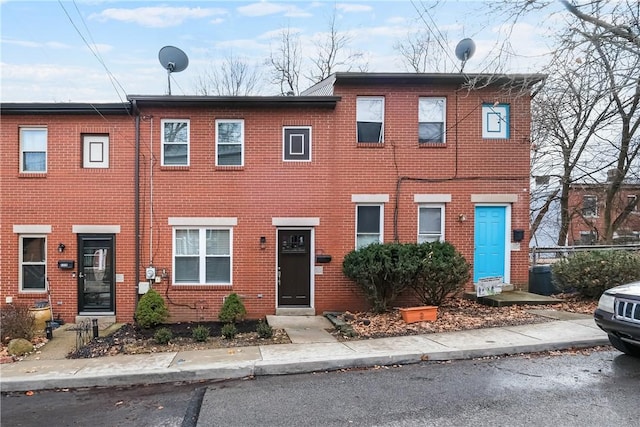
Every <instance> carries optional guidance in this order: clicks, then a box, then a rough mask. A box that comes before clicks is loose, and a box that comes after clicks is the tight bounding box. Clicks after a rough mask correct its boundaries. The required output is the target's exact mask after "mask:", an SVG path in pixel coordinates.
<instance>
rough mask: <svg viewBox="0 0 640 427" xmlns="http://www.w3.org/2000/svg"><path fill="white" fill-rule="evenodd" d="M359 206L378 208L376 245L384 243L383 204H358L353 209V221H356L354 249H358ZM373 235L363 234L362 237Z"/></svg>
mask: <svg viewBox="0 0 640 427" xmlns="http://www.w3.org/2000/svg"><path fill="white" fill-rule="evenodd" d="M360 206H377V207H379V208H380V226H379V228H380V231H379V233H378V243H383V242H384V204H383V203H358V204H357V205H356V207H355V220H356V229H355V232H356V235H355V248H356V249H359V248H358V235H359V234H360V233H358V208H359V207H360ZM365 234H366V235H373V234H372V233H363V234H362V235H365Z"/></svg>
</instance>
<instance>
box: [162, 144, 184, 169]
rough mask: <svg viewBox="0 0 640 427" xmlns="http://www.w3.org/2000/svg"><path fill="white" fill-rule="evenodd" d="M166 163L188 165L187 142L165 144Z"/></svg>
mask: <svg viewBox="0 0 640 427" xmlns="http://www.w3.org/2000/svg"><path fill="white" fill-rule="evenodd" d="M164 164H165V165H186V164H187V144H165V145H164Z"/></svg>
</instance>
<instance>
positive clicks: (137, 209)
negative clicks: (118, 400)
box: [132, 99, 140, 318]
mask: <svg viewBox="0 0 640 427" xmlns="http://www.w3.org/2000/svg"><path fill="white" fill-rule="evenodd" d="M132 102H133V111H134V114H135V116H136V122H135V123H136V125H135V127H136V129H135V146H136V149H135V156H136V161H135V167H134V177H133V182H134V184H133V185H134V187H135V190H134V193H135V196H134V197H135V200H134V215H135V219H134V221H135V231H134V232H135V242H136V243H135V246H136V249H135V252H136V254H135V258H136V270H135V281H136V286H135V295H134V297H133V300H134V301H135V305H134V318H135V311H136V310H137V308H138V281H139V277H138V275H139V273H140V111H138V105H137V103H136V100H135V99H134V100H133V101H132Z"/></svg>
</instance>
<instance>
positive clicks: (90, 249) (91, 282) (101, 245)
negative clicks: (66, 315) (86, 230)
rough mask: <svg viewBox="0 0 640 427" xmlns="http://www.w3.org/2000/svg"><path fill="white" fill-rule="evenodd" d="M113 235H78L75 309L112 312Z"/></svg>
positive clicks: (113, 296)
mask: <svg viewBox="0 0 640 427" xmlns="http://www.w3.org/2000/svg"><path fill="white" fill-rule="evenodd" d="M113 240H114V236H113V234H80V235H78V311H79V312H81V313H82V312H114V299H115V295H114V289H115V287H114V282H115V280H114V271H115V269H114V267H115V266H114V264H115V262H114V261H115V257H114V253H113V252H114V251H113V249H114V244H113Z"/></svg>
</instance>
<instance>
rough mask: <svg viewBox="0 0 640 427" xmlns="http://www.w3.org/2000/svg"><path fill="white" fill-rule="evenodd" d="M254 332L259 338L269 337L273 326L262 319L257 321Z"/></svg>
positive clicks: (271, 334)
mask: <svg viewBox="0 0 640 427" xmlns="http://www.w3.org/2000/svg"><path fill="white" fill-rule="evenodd" d="M256 332H257V333H258V336H259V337H260V338H271V337H272V336H273V328H272V327H271V326H270V325H269V324H268V323H267V322H265V321H264V320H262V319H260V320H259V321H258V326H256Z"/></svg>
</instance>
